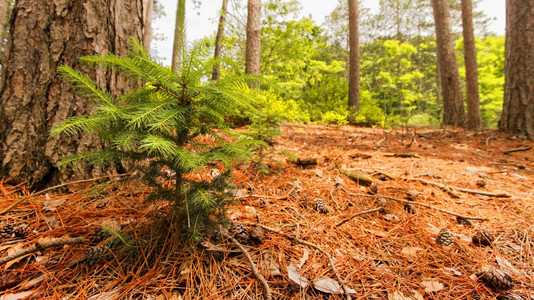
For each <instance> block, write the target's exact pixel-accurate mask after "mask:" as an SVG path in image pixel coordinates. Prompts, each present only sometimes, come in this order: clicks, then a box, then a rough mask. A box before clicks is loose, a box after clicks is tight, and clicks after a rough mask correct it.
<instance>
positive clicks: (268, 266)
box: [261, 253, 282, 276]
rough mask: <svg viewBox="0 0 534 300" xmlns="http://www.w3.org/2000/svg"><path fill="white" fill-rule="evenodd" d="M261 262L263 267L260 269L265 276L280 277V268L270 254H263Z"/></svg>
mask: <svg viewBox="0 0 534 300" xmlns="http://www.w3.org/2000/svg"><path fill="white" fill-rule="evenodd" d="M263 261H264V265H262V266H261V267H262V269H263V270H264V272H265V273H266V274H268V275H270V276H278V275H282V272H281V271H280V266H279V265H278V264H277V263H276V261H275V260H274V258H273V257H272V256H271V254H269V253H265V254H263Z"/></svg>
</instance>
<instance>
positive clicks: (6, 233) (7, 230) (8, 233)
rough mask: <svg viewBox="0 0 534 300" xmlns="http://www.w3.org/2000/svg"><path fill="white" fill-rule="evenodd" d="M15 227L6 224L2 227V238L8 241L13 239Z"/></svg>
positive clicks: (0, 236)
mask: <svg viewBox="0 0 534 300" xmlns="http://www.w3.org/2000/svg"><path fill="white" fill-rule="evenodd" d="M13 229H14V228H13V226H11V225H10V224H5V225H2V226H1V227H0V238H2V239H7V238H10V237H13Z"/></svg>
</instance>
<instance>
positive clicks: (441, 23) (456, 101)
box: [432, 0, 465, 127]
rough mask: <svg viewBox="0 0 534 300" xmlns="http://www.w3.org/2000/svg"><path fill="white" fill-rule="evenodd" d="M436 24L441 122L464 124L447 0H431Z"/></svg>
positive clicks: (460, 87)
mask: <svg viewBox="0 0 534 300" xmlns="http://www.w3.org/2000/svg"><path fill="white" fill-rule="evenodd" d="M432 7H433V11H434V21H435V26H436V44H437V54H438V60H439V72H440V74H439V75H440V77H441V85H442V86H441V92H442V96H443V97H442V100H443V124H444V125H450V126H454V127H464V126H465V110H464V105H463V97H462V85H461V82H460V74H459V71H458V61H457V60H456V53H455V51H454V38H453V36H452V29H451V28H452V27H451V16H450V13H449V0H432Z"/></svg>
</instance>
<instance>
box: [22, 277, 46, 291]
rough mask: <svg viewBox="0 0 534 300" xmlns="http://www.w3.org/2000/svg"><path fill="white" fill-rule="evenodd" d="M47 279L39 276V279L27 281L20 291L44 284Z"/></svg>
mask: <svg viewBox="0 0 534 300" xmlns="http://www.w3.org/2000/svg"><path fill="white" fill-rule="evenodd" d="M45 279H46V275H41V276H39V277H37V278H34V279H32V280H30V281H27V282H25V283H23V284H22V285H21V286H20V289H29V288H31V287H32V286H34V285H36V284H39V283H41V282H43V281H44V280H45Z"/></svg>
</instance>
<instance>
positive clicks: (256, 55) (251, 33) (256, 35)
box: [245, 0, 261, 88]
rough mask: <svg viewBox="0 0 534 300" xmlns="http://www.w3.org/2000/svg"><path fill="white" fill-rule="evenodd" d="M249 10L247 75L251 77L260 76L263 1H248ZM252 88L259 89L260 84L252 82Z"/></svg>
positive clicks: (246, 56) (246, 55) (246, 57)
mask: <svg viewBox="0 0 534 300" xmlns="http://www.w3.org/2000/svg"><path fill="white" fill-rule="evenodd" d="M247 9H248V13H247V48H246V54H245V73H246V74H250V75H260V47H261V23H260V21H261V0H248V6H247ZM250 87H251V88H258V87H259V82H257V81H252V82H251V83H250Z"/></svg>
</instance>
